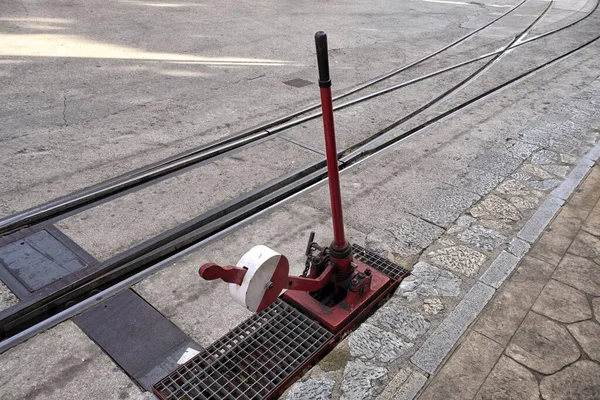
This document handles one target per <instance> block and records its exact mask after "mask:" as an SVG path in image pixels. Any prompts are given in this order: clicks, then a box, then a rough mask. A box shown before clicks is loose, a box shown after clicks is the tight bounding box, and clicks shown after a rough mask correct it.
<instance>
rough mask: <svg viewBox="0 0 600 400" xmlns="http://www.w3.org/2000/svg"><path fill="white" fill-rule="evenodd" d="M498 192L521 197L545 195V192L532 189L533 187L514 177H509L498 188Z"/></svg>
mask: <svg viewBox="0 0 600 400" xmlns="http://www.w3.org/2000/svg"><path fill="white" fill-rule="evenodd" d="M496 192H498V193H501V194H506V195H511V196H521V197H531V196H535V197H543V196H544V193H543V192H540V191H538V190H531V188H530V187H529V186H528V185H527V184H525V183H523V182H519V181H517V180H514V179H507V180H506V181H504V182H503V183H502V184H501V185H500V186H498V187H497V188H496Z"/></svg>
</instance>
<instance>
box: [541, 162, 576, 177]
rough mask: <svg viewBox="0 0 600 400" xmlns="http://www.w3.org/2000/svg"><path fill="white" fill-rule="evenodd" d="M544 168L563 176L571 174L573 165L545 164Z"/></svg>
mask: <svg viewBox="0 0 600 400" xmlns="http://www.w3.org/2000/svg"><path fill="white" fill-rule="evenodd" d="M543 168H544V169H545V170H546V171H548V172H550V173H551V174H553V175H556V176H558V177H561V178H564V177H566V176H567V175H568V174H569V171H571V167H569V166H567V165H544V167H543Z"/></svg>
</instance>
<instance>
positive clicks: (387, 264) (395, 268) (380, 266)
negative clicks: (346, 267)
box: [352, 244, 408, 280]
mask: <svg viewBox="0 0 600 400" xmlns="http://www.w3.org/2000/svg"><path fill="white" fill-rule="evenodd" d="M352 254H354V257H356V258H357V259H358V260H359V261H361V262H363V263H365V264H367V265H369V266H371V267H373V268H375V269H376V270H377V271H379V272H383V273H384V274H386V275H387V276H389V277H390V278H392V279H395V280H399V279H401V278H402V277H404V276H405V275H406V274H407V273H408V271H407V270H405V269H404V268H402V267H401V266H399V265H398V264H394V263H393V262H391V261H390V260H388V259H387V258H383V257H380V256H378V255H377V254H375V253H373V252H371V251H369V250H367V249H365V248H363V247H361V246H359V245H357V244H353V245H352Z"/></svg>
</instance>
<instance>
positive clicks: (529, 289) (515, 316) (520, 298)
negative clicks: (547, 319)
mask: <svg viewBox="0 0 600 400" xmlns="http://www.w3.org/2000/svg"><path fill="white" fill-rule="evenodd" d="M553 272H554V267H553V266H552V265H550V264H548V263H546V262H544V261H541V260H537V259H535V258H532V257H529V256H525V257H524V258H523V261H522V262H521V264H520V265H519V266H518V267H517V270H516V271H515V273H514V274H513V275H512V276H511V277H510V279H509V280H508V281H507V282H506V285H505V286H504V288H502V290H501V291H500V292H499V293H498V296H497V297H496V298H495V299H494V301H493V302H492V303H490V304H489V305H488V306H487V307H486V309H485V310H484V311H483V313H482V314H481V315H480V317H479V319H478V320H477V322H476V323H475V325H474V327H473V329H475V330H476V331H477V332H480V333H482V334H484V335H486V336H487V337H489V338H491V339H493V340H495V341H496V342H498V343H501V344H504V345H506V344H508V342H509V341H510V338H511V337H512V336H513V334H514V333H515V331H516V330H517V328H518V327H519V325H520V324H521V321H523V318H525V315H526V314H527V312H528V311H529V308H530V307H531V306H532V305H533V303H534V302H535V300H536V298H537V297H538V295H539V294H540V292H541V291H542V289H543V287H544V285H545V284H546V282H547V281H548V279H550V276H551V275H552V273H553Z"/></svg>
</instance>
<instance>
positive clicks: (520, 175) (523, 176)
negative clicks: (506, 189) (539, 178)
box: [510, 171, 533, 182]
mask: <svg viewBox="0 0 600 400" xmlns="http://www.w3.org/2000/svg"><path fill="white" fill-rule="evenodd" d="M510 177H511V179H514V180H515V181H519V182H529V181H530V180H532V179H533V176H531V175H529V174H527V173H525V172H518V171H517V172H515V173H513V174H512V175H511V176H510Z"/></svg>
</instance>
